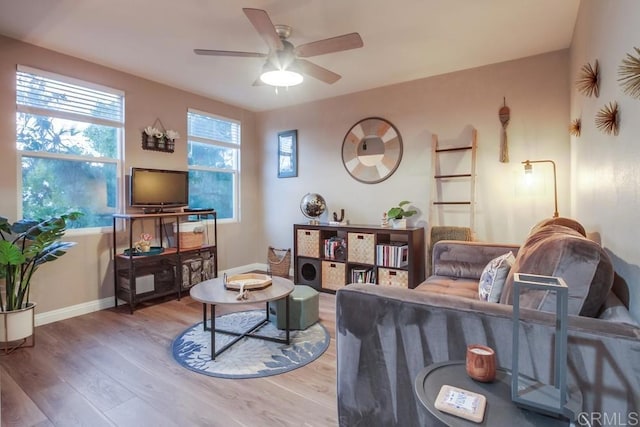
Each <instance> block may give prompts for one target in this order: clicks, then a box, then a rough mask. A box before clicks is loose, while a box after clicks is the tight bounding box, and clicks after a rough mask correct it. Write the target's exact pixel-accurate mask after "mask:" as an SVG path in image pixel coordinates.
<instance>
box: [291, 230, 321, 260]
mask: <svg viewBox="0 0 640 427" xmlns="http://www.w3.org/2000/svg"><path fill="white" fill-rule="evenodd" d="M297 243H298V247H297V250H298V253H297V254H296V255H297V256H306V257H310V258H320V230H298V236H297Z"/></svg>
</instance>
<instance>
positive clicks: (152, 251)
mask: <svg viewBox="0 0 640 427" xmlns="http://www.w3.org/2000/svg"><path fill="white" fill-rule="evenodd" d="M162 252H164V248H163V247H162V246H151V247H150V248H149V251H148V252H138V251H137V250H136V249H125V250H124V254H125V255H126V256H129V253H131V255H133V256H149V255H158V254H161V253H162Z"/></svg>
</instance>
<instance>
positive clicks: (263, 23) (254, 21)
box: [242, 7, 284, 51]
mask: <svg viewBox="0 0 640 427" xmlns="http://www.w3.org/2000/svg"><path fill="white" fill-rule="evenodd" d="M242 11H243V12H244V14H245V15H247V18H249V21H251V25H253V27H254V28H255V29H256V31H258V34H260V37H262V38H263V39H264V41H265V42H267V46H269V49H270V50H272V51H275V50H282V49H284V45H283V44H282V40H280V37H278V33H276V29H275V27H274V26H273V23H272V22H271V18H269V15H268V14H267V12H266V11H264V10H262V9H251V8H246V7H245V8H243V9H242Z"/></svg>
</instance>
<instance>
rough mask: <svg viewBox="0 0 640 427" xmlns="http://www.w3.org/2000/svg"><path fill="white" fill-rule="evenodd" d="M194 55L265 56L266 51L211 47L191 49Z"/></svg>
mask: <svg viewBox="0 0 640 427" xmlns="http://www.w3.org/2000/svg"><path fill="white" fill-rule="evenodd" d="M193 52H194V53H195V54H196V55H209V56H239V57H244V58H266V57H267V54H266V53H258V52H238V51H235V50H213V49H193Z"/></svg>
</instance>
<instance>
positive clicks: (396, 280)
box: [378, 268, 409, 288]
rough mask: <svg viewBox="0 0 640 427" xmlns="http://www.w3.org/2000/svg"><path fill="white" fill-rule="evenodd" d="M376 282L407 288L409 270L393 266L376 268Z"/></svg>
mask: <svg viewBox="0 0 640 427" xmlns="http://www.w3.org/2000/svg"><path fill="white" fill-rule="evenodd" d="M378 284H380V285H385V286H396V287H399V288H408V287H409V272H408V271H405V270H396V269H393V268H378Z"/></svg>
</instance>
